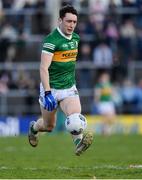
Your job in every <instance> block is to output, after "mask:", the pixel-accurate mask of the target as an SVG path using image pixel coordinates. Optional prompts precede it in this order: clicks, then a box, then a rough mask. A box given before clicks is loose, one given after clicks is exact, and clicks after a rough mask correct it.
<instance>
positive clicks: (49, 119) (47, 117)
mask: <svg viewBox="0 0 142 180" xmlns="http://www.w3.org/2000/svg"><path fill="white" fill-rule="evenodd" d="M40 109H41V114H42V118H43V121H44V123H45V124H47V125H54V124H55V123H56V111H57V109H55V110H53V111H51V112H50V111H47V110H45V109H44V108H43V107H42V106H41V105H40Z"/></svg>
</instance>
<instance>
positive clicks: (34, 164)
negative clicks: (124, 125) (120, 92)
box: [0, 134, 142, 179]
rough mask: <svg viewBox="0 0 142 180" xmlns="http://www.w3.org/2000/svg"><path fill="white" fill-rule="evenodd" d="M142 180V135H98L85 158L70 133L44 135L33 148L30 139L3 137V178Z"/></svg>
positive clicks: (0, 154)
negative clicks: (77, 149)
mask: <svg viewBox="0 0 142 180" xmlns="http://www.w3.org/2000/svg"><path fill="white" fill-rule="evenodd" d="M2 178H7V179H22V178H23V179H24V178H30V179H50V178H52V179H56V178H58V179H60V178H61V179H68V178H71V179H95V178H97V179H98V178H100V179H103V178H109V179H110V178H113V179H114V178H117V179H119V178H121V179H124V178H127V179H128V178H131V179H134V178H137V179H138V178H142V136H140V135H113V136H110V137H103V136H95V137H94V142H93V144H92V146H91V147H90V148H89V149H88V151H86V152H85V153H84V154H83V155H82V156H80V157H77V156H75V155H74V146H73V143H72V140H71V137H70V136H69V135H68V134H51V135H48V134H47V135H43V136H40V142H39V146H38V147H37V148H33V147H31V146H30V145H29V144H28V140H27V137H26V136H20V137H3V138H0V179H2Z"/></svg>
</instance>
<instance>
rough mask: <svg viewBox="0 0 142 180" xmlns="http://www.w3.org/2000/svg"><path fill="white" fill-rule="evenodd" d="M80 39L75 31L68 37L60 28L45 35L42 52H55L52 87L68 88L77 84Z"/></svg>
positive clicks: (50, 74)
mask: <svg viewBox="0 0 142 180" xmlns="http://www.w3.org/2000/svg"><path fill="white" fill-rule="evenodd" d="M79 40H80V38H79V36H78V35H77V34H76V33H73V34H72V36H71V38H67V37H66V36H65V35H64V34H63V33H62V32H61V31H60V29H59V28H57V29H55V30H54V31H53V32H52V33H50V34H49V35H48V36H46V37H45V39H44V41H43V47H42V52H44V53H52V54H53V58H52V62H51V65H50V67H49V81H50V87H51V88H55V89H67V88H70V87H71V86H73V85H74V84H75V63H76V57H77V54H78V43H79Z"/></svg>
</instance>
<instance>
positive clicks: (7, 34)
mask: <svg viewBox="0 0 142 180" xmlns="http://www.w3.org/2000/svg"><path fill="white" fill-rule="evenodd" d="M17 38H18V33H17V30H16V29H15V28H14V27H13V26H12V25H11V24H10V23H8V22H6V23H5V24H4V25H3V27H2V29H1V30H0V51H1V53H0V60H1V61H5V60H6V59H7V58H9V57H8V56H9V55H10V54H11V52H13V53H15V51H16V50H15V42H16V41H17ZM13 58H14V54H13Z"/></svg>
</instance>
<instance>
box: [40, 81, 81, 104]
mask: <svg viewBox="0 0 142 180" xmlns="http://www.w3.org/2000/svg"><path fill="white" fill-rule="evenodd" d="M44 92H45V91H44V88H43V85H42V83H40V95H39V103H40V105H41V106H43V107H44ZM51 92H52V95H53V96H54V98H55V99H56V100H57V102H60V101H62V100H63V99H65V98H67V97H75V96H79V95H78V90H77V88H76V86H75V85H73V86H72V87H71V88H68V89H53V88H52V89H51Z"/></svg>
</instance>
